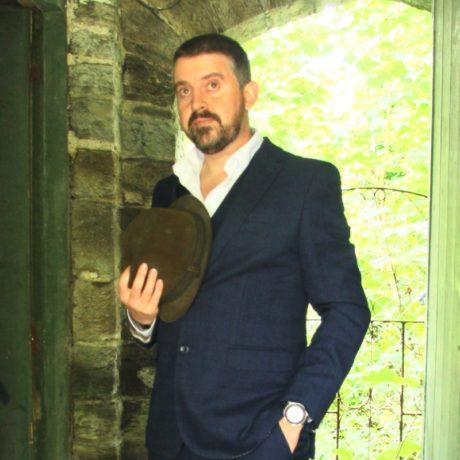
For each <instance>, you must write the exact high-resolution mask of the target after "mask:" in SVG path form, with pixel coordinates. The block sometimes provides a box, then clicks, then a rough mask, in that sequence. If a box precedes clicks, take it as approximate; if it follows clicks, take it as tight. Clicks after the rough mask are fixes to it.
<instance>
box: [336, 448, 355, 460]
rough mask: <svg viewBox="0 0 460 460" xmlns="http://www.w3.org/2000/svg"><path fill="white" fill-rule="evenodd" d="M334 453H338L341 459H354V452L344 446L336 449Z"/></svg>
mask: <svg viewBox="0 0 460 460" xmlns="http://www.w3.org/2000/svg"><path fill="white" fill-rule="evenodd" d="M332 453H333V454H335V455H338V456H339V459H340V460H353V452H352V451H351V450H348V449H344V448H343V447H339V448H338V449H335V450H334V451H333V452H332Z"/></svg>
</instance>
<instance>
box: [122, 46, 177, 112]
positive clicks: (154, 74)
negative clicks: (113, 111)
mask: <svg viewBox="0 0 460 460" xmlns="http://www.w3.org/2000/svg"><path fill="white" fill-rule="evenodd" d="M122 79H123V97H124V98H125V99H129V100H136V101H145V102H151V103H152V104H156V105H157V106H160V107H172V105H173V102H174V91H173V87H172V84H171V69H170V66H168V68H167V69H165V68H163V67H162V66H159V65H158V62H157V61H155V62H153V61H152V62H149V61H147V60H146V57H140V56H138V55H136V54H130V53H126V56H125V61H124V63H123V76H122Z"/></svg>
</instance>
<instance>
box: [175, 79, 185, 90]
mask: <svg viewBox="0 0 460 460" xmlns="http://www.w3.org/2000/svg"><path fill="white" fill-rule="evenodd" d="M186 84H187V82H186V81H185V80H179V81H176V83H174V89H176V88H177V87H178V86H181V85H186Z"/></svg>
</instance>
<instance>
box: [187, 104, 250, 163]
mask: <svg viewBox="0 0 460 460" xmlns="http://www.w3.org/2000/svg"><path fill="white" fill-rule="evenodd" d="M244 114H245V112H244V110H243V109H240V110H239V111H238V113H237V114H236V115H235V117H234V119H233V120H232V122H231V123H230V124H229V125H226V126H224V125H223V124H222V121H221V119H220V117H219V116H218V115H217V114H215V113H212V112H209V111H207V110H204V111H201V112H193V113H192V115H191V116H190V120H189V123H188V124H189V130H188V132H186V135H187V137H188V138H189V139H190V140H191V141H192V142H193V143H194V144H195V145H196V147H197V148H198V149H199V150H201V151H202V152H203V153H206V154H207V155H212V154H214V153H218V152H220V151H222V150H223V149H224V148H225V147H227V145H228V144H230V143H231V142H233V141H234V140H235V139H236V138H237V137H238V134H239V133H240V130H241V124H242V122H243V118H244ZM200 117H206V118H212V119H213V120H215V121H216V122H217V123H218V125H219V126H218V128H217V135H216V136H215V137H214V138H213V139H210V140H208V141H205V140H203V139H204V137H205V136H206V135H207V134H208V133H210V132H212V131H213V129H215V128H214V127H210V126H201V127H200V126H199V127H197V128H195V127H194V126H193V124H192V122H193V121H194V120H196V119H197V118H200Z"/></svg>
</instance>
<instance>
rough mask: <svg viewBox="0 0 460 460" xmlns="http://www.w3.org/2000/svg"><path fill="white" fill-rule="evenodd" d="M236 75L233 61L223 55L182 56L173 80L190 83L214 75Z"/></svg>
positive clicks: (174, 69)
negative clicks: (192, 80)
mask: <svg viewBox="0 0 460 460" xmlns="http://www.w3.org/2000/svg"><path fill="white" fill-rule="evenodd" d="M229 73H234V66H233V61H232V60H231V59H230V58H229V57H228V56H226V55H225V54H222V53H201V54H198V55H196V56H182V57H180V58H178V59H177V61H176V62H175V64H174V68H173V80H174V82H178V81H189V80H191V79H202V78H206V77H207V76H209V75H212V74H220V75H222V76H225V75H227V74H229Z"/></svg>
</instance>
